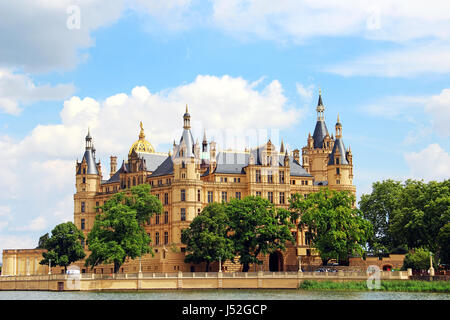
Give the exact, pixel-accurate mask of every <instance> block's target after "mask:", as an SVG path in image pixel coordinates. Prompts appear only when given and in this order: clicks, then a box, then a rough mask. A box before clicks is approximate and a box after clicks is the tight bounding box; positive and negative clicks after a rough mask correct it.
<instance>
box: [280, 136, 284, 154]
mask: <svg viewBox="0 0 450 320" xmlns="http://www.w3.org/2000/svg"><path fill="white" fill-rule="evenodd" d="M283 152H284V143H283V139H281V147H280V153H283Z"/></svg>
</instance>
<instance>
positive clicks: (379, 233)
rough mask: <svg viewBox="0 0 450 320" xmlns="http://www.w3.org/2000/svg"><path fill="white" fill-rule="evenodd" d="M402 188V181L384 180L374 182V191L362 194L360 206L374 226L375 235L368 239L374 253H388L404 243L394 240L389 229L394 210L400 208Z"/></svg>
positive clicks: (365, 216)
mask: <svg viewBox="0 0 450 320" xmlns="http://www.w3.org/2000/svg"><path fill="white" fill-rule="evenodd" d="M402 190H403V186H402V184H401V182H399V181H394V180H384V181H382V182H375V183H373V184H372V193H370V194H363V195H362V196H361V200H360V201H359V208H360V210H361V211H362V213H363V216H364V218H365V219H367V220H368V221H370V222H371V223H372V226H373V237H371V238H370V239H369V240H368V244H369V249H370V250H371V251H372V252H374V253H388V252H391V251H392V250H394V248H396V247H400V246H402V245H404V244H400V243H395V242H394V235H392V234H391V230H390V229H389V226H390V223H391V221H392V218H393V216H394V211H395V210H396V209H398V205H399V202H400V196H401V193H402Z"/></svg>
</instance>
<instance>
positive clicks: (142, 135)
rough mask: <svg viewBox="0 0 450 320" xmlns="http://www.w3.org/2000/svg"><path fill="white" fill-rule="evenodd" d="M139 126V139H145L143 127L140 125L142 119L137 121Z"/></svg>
mask: <svg viewBox="0 0 450 320" xmlns="http://www.w3.org/2000/svg"><path fill="white" fill-rule="evenodd" d="M139 126H140V127H141V132H139V139H141V140H143V139H145V133H144V127H143V125H142V121H140V122H139Z"/></svg>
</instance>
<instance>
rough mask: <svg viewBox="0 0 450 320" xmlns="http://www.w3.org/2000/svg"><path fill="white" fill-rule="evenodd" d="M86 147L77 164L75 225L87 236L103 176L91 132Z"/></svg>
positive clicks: (92, 220) (87, 137)
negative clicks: (96, 159) (96, 157)
mask: <svg viewBox="0 0 450 320" xmlns="http://www.w3.org/2000/svg"><path fill="white" fill-rule="evenodd" d="M85 140H86V146H85V151H84V155H83V158H82V160H81V162H78V161H77V162H76V178H75V181H76V183H75V186H76V193H75V194H74V223H75V225H76V226H77V227H78V228H79V229H81V230H82V231H83V232H84V233H85V235H87V233H88V232H89V230H90V229H91V228H92V226H93V224H94V220H95V215H96V209H95V207H96V206H97V205H98V204H97V203H96V202H95V200H94V197H95V194H96V193H97V192H99V191H100V183H101V180H102V175H101V171H100V162H98V163H96V162H95V152H94V150H95V149H94V144H93V142H92V137H91V134H90V130H88V134H87V135H86V138H85Z"/></svg>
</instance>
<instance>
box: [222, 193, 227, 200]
mask: <svg viewBox="0 0 450 320" xmlns="http://www.w3.org/2000/svg"><path fill="white" fill-rule="evenodd" d="M222 202H227V192H226V191H222Z"/></svg>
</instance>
